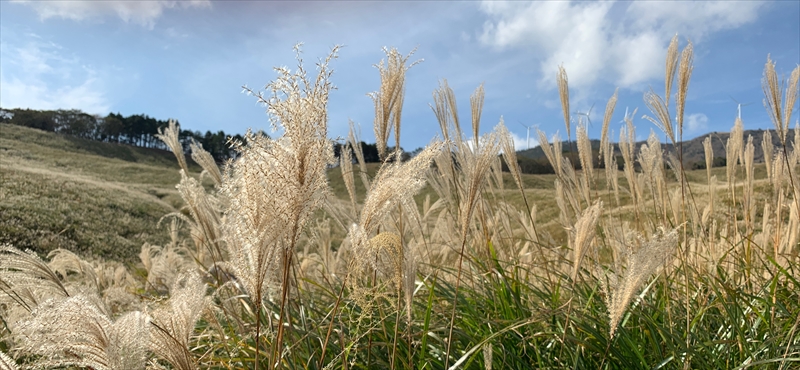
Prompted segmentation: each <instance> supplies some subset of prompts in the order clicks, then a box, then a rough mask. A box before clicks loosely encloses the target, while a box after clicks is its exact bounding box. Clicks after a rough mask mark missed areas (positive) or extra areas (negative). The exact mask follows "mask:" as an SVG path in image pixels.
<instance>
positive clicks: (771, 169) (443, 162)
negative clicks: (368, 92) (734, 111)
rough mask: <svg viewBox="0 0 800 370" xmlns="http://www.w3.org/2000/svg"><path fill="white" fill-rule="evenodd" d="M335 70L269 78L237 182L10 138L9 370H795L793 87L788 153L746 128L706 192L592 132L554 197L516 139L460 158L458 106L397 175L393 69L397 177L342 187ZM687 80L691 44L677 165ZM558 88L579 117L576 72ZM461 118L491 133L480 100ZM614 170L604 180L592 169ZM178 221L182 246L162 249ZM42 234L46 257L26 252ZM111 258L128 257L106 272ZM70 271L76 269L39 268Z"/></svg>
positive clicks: (346, 171)
mask: <svg viewBox="0 0 800 370" xmlns="http://www.w3.org/2000/svg"><path fill="white" fill-rule="evenodd" d="M337 50H338V49H336V48H334V50H333V51H332V52H331V56H330V57H329V58H328V59H324V60H323V62H320V63H319V64H318V66H317V67H318V68H317V71H316V72H317V73H318V75H317V76H316V77H309V76H307V75H306V72H305V69H303V68H297V70H296V71H297V72H291V71H289V70H288V69H278V70H277V73H278V74H279V76H278V78H277V79H276V80H275V81H274V82H272V83H271V84H270V85H268V86H267V90H268V91H275V92H277V93H276V95H275V96H273V97H271V98H265V97H264V95H262V94H260V93H258V92H252V95H253V96H255V97H256V98H257V99H258V100H259V102H261V103H264V104H265V105H266V106H267V107H268V113H269V114H270V115H271V117H272V118H273V119H274V120H275V121H276V122H279V124H280V126H281V127H282V128H283V135H282V136H281V137H278V138H274V139H272V138H268V137H265V136H261V135H248V136H247V137H246V143H245V144H243V145H242V146H241V147H239V149H238V150H239V156H238V157H237V159H236V160H235V162H233V163H232V164H231V166H230V167H229V168H227V169H226V170H225V175H224V176H223V175H222V174H221V170H220V168H219V167H218V166H217V164H216V163H214V162H213V160H208V158H211V157H210V154H208V153H207V152H205V151H204V150H202V149H201V148H193V149H192V156H193V158H195V159H196V161H197V165H194V166H192V167H189V166H187V165H185V164H184V161H183V158H184V156H183V153H182V151H181V150H178V151H177V153H178V155H177V158H178V159H179V160H178V161H174V162H172V161H170V160H167V159H166V158H165V157H164V156H163V153H161V154H159V155H158V156H154V157H153V158H150V157H147V156H143V155H142V154H141V153H136V152H127V154H125V153H126V152H125V150H124V149H125V148H115V151H114V153H116V154H109V155H108V157H102V156H97V154H99V153H98V152H102V150H95V149H90V148H87V147H86V145H88V144H86V143H82V142H77V141H74V140H65V139H64V138H60V137H57V136H53V135H50V136H41V135H38V134H37V133H35V132H32V131H26V130H17V131H13V130H15V129H12V128H8V127H7V126H2V127H0V128H3V129H4V130H5V129H8V130H11V132H12V133H14V134H13V135H16V137H17V138H19V139H17V140H10V139H9V140H6V139H5V135H4V136H3V141H2V142H1V143H2V147H0V148H2V150H3V151H4V152H8V153H10V154H9V155H8V156H7V159H6V156H5V155H4V159H3V162H2V164H3V168H4V176H8V178H9V180H4V186H3V189H4V190H3V191H4V193H3V196H2V198H0V199H2V202H3V203H2V205H3V211H4V214H5V210H6V209H9V210H17V209H18V210H19V211H14V212H17V213H15V214H16V215H17V216H15V217H14V218H11V217H8V218H5V219H4V221H3V222H4V223H3V224H2V225H4V226H3V227H4V228H7V229H8V230H12V231H13V232H16V233H17V234H15V235H21V237H17V238H18V240H17V241H13V242H14V243H17V244H18V243H19V241H20V240H28V241H29V242H30V243H34V245H33V246H34V247H37V248H40V250H39V252H40V255H38V256H37V255H36V254H33V253H25V252H22V251H20V250H19V249H18V248H15V246H14V245H2V246H0V263H1V264H0V313H2V318H3V324H4V325H3V327H0V370H6V369H18V368H20V367H22V368H27V367H28V366H29V367H60V368H70V367H79V368H91V369H151V368H152V369H161V368H172V369H186V370H193V369H198V368H213V369H232V368H235V369H240V368H248V369H251V368H252V369H275V368H287V369H373V368H381V369H460V368H468V369H493V368H494V369H505V368H513V369H525V368H547V369H566V368H569V369H653V368H658V369H694V368H697V369H750V368H755V369H793V368H797V365H798V364H800V335H799V333H800V256H798V254H799V252H800V176H799V174H800V135H797V133H798V132H800V128H796V129H795V135H794V136H793V138H794V139H793V141H789V140H787V138H788V137H789V135H788V130H789V129H788V122H789V120H790V119H791V112H792V109H793V104H794V101H795V100H796V96H797V91H800V90H798V86H800V67H798V68H796V69H795V70H794V72H793V74H792V76H791V77H790V80H789V81H787V82H785V83H783V82H779V80H778V78H777V74H776V73H775V70H774V64H770V62H768V63H767V65H766V66H765V72H764V75H765V78H764V81H765V82H764V84H765V85H764V89H765V91H766V92H772V93H768V94H767V98H768V99H770V98H773V99H775V97H781V96H788V97H789V98H790V99H787V101H788V102H787V103H786V104H781V103H780V101H774V100H773V101H771V103H770V104H771V105H770V106H771V107H773V108H774V109H775V111H774V112H773V114H772V117H773V118H774V119H775V120H776V122H775V126H776V131H777V132H775V133H773V134H774V135H777V136H778V137H779V138H780V140H779V143H780V145H779V146H776V145H774V141H773V140H769V139H767V140H764V141H763V142H762V143H758V142H754V141H753V140H750V139H749V138H748V137H746V136H745V135H744V132H743V129H742V122H741V121H740V120H737V121H736V123H735V125H734V128H733V129H732V130H731V133H730V135H729V140H728V141H726V143H725V147H724V150H725V151H726V152H727V155H726V157H727V158H728V159H729V160H727V161H726V165H725V167H719V168H711V166H710V165H709V164H710V163H711V162H712V161H713V159H714V158H715V157H717V156H716V155H712V154H711V153H710V150H711V149H713V146H712V143H711V142H710V141H709V142H708V144H703V145H704V146H703V147H704V148H708V149H705V150H709V152H705V153H704V157H705V161H706V164H707V165H706V167H707V168H708V170H701V171H691V170H688V169H685V168H683V166H682V165H681V161H680V159H677V158H672V157H669V156H665V155H664V153H663V151H662V143H661V142H660V141H659V137H658V136H656V135H655V134H653V135H651V136H650V138H649V139H648V141H647V143H646V144H641V145H637V144H636V143H635V142H634V140H633V138H635V137H636V135H635V133H634V132H633V131H634V130H635V126H634V124H633V122H632V121H631V120H630V118H628V119H627V120H626V123H625V125H624V127H623V130H622V131H623V132H627V133H628V134H629V135H628V136H627V137H628V138H629V139H628V140H622V141H621V142H619V143H610V142H607V141H601V143H600V146H599V150H598V151H595V150H593V149H592V144H591V143H590V140H589V138H588V134H587V129H586V126H585V124H583V123H582V122H580V121H579V122H578V123H577V127H573V128H574V129H575V132H574V133H575V139H574V140H575V147H576V153H569V154H570V155H567V154H568V153H565V150H564V148H563V147H562V146H561V143H560V142H553V143H549V142H547V141H546V140H542V152H543V153H544V154H545V156H546V158H547V160H548V162H549V163H550V164H551V165H552V167H553V168H554V170H555V171H554V172H555V174H553V175H523V174H522V173H521V172H520V170H519V168H518V167H517V166H515V164H517V163H518V162H517V160H516V159H515V152H514V151H513V150H512V149H511V148H513V139H512V137H511V135H510V134H509V132H508V130H507V129H506V128H505V126H503V124H502V123H500V124H498V125H497V126H495V127H494V128H493V129H491V130H489V132H487V133H486V134H484V135H483V136H481V137H480V138H479V139H478V140H475V141H473V142H468V141H467V140H466V137H468V134H467V132H469V131H470V130H468V129H466V126H465V128H463V129H462V127H461V126H460V125H459V124H458V122H459V121H458V115H457V112H455V111H454V110H453V109H454V107H455V95H454V93H453V90H452V89H450V88H449V87H448V85H447V83H446V82H444V83H442V84H441V85H440V87H439V88H438V89H437V90H435V91H434V95H433V96H434V104H433V107H434V108H433V109H434V113H435V114H436V117H437V119H438V120H439V123H440V127H441V130H442V134H441V137H443V138H444V140H442V141H434V142H432V143H431V144H430V145H429V146H428V147H426V148H425V149H424V150H422V151H421V152H420V153H419V154H418V155H417V156H415V157H414V158H412V159H410V160H408V161H406V162H394V161H391V160H390V159H391V158H392V156H394V155H398V154H397V153H393V152H391V151H390V150H389V149H388V147H389V145H390V144H391V143H389V142H388V138H389V136H390V135H389V132H391V131H392V129H393V127H392V125H394V124H400V123H399V120H396V119H395V117H399V109H400V106H399V105H397V104H396V103H397V102H398V101H401V102H402V99H397V96H398V95H399V96H401V97H402V93H403V90H402V86H403V83H402V81H403V78H404V73H405V70H406V66H405V61H406V59H407V58H404V57H403V56H402V55H401V54H399V53H398V52H397V51H396V50H395V49H391V50H387V51H386V53H387V55H386V57H387V60H388V62H387V63H380V64H379V65H378V69H379V71H380V73H381V76H382V78H381V81H382V85H381V88H380V90H379V91H380V92H379V93H376V94H375V95H373V99H375V100H376V103H375V104H376V107H383V108H382V109H380V110H377V109H376V111H377V113H376V119H375V122H376V127H375V131H376V137H382V138H385V139H383V141H382V142H381V141H379V142H378V143H377V148H378V151H379V155H380V157H381V158H383V159H385V161H384V162H383V163H382V164H366V163H363V161H361V160H359V159H358V158H361V157H363V155H362V153H360V152H359V150H360V149H358V148H361V146H360V144H359V141H358V140H356V139H355V138H354V134H352V133H351V135H350V138H349V139H348V145H349V147H352V148H353V149H354V151H353V155H354V158H355V160H353V159H352V158H348V157H349V156H350V153H351V151H350V150H349V149H348V148H347V147H345V150H343V151H342V153H343V154H342V158H341V160H339V161H338V164H339V166H338V167H337V168H333V169H331V166H330V165H331V164H332V163H334V162H335V158H333V155H332V153H333V151H332V148H331V142H330V140H329V139H328V137H327V121H326V119H324V117H327V102H328V93H329V92H330V90H331V88H332V86H331V84H330V81H329V78H330V76H331V73H330V70H329V67H328V65H327V62H328V61H330V60H331V59H333V58H334V57H335V55H336V52H337ZM691 61H692V47H691V44H689V45H688V46H687V47H686V48H685V49H684V50H683V51H680V50H678V43H677V36H676V37H675V38H674V39H673V40H672V43H671V44H670V48H669V50H668V52H667V66H673V67H674V68H673V70H670V69H669V68H668V69H667V72H666V76H665V84H666V85H667V86H672V83H673V81H676V85H675V86H674V89H675V90H676V91H674V92H675V94H674V96H675V97H676V98H675V99H676V101H675V102H672V99H671V97H672V96H673V94H671V93H670V87H668V88H667V91H666V93H665V97H666V98H662V97H659V96H653V95H649V96H646V99H648V100H647V103H648V104H649V105H650V106H651V108H652V110H653V111H655V112H661V113H662V114H660V115H659V114H657V113H654V115H656V116H657V118H656V119H657V120H660V121H658V122H659V125H660V126H661V127H663V128H664V130H665V134H666V136H667V137H668V138H669V140H670V141H671V142H672V145H673V146H675V144H676V143H677V141H678V140H679V138H680V136H681V134H680V130H682V126H681V123H682V122H683V121H682V117H681V115H682V113H679V114H678V118H677V120H678V122H679V124H678V125H677V126H675V125H674V124H673V123H674V122H672V118H671V117H672V114H671V113H670V109H671V108H674V107H675V106H679V107H681V106H682V105H683V104H685V100H684V99H685V97H686V89H687V88H688V85H689V84H688V82H689V77H690V76H691V70H692V65H691V63H692V62H691ZM670 71H671V72H670ZM558 83H559V92H560V99H561V101H562V106H563V110H564V112H569V109H568V108H567V107H568V101H569V93H568V86H567V76H566V71H564V70H563V68H562V69H560V71H559V75H558ZM787 90H788V92H787ZM653 94H654V93H653ZM792 94H794V95H792ZM616 98H617V96H616V93H615V94H614V95H612V97H611V98H610V99H609V103H608V104H607V108H606V109H607V112H608V114H606V115H605V117H606V120H605V122H604V123H603V137H605V136H606V134H607V132H608V124H609V118H610V117H611V114H610V112H611V111H613V109H614V108H615V104H616ZM792 99H794V100H792ZM470 102H471V106H470V108H471V112H472V114H473V117H472V120H471V122H472V124H473V127H472V128H471V129H472V131H471V132H480V131H481V130H480V127H479V126H478V125H479V122H480V120H479V119H478V115H479V114H480V112H481V111H482V106H483V88H482V87H479V88H478V89H476V91H475V93H474V94H473V95H472V97H471V99H470ZM673 104H674V105H673ZM680 112H682V111H680ZM776 117H777V118H776ZM781 117H782V118H781ZM565 124H566V125H567V132H570V126H569V125H570V121H569V120H567V122H565ZM674 127H677V130H679V131H678V132H673V131H672V130H673V128H674ZM398 132H399V131H398ZM178 134H179V128H178V127H177V126H176V125H174V124H170V126H169V128H168V129H166V130H165V131H164V133H163V134H162V135H161V137H160V138H161V139H162V140H163V141H164V142H165V143H166V145H168V146H170V147H171V148H178V147H179V146H180V143H179V142H178V140H177V138H178ZM476 136H477V135H476ZM542 137H545V138H546V136H545V135H542ZM622 137H626V136H622ZM23 138H26V139H24V140H23ZM26 140H27V141H29V142H30V143H29V142H26ZM37 143H44V144H37ZM634 145H637V148H636V150H634ZM757 145H758V146H760V147H761V152H762V154H763V157H764V159H765V160H764V163H763V164H756V163H755V147H756V146H757ZM31 148H32V149H31ZM501 152H502V156H501ZM617 153H619V156H617ZM598 154H599V155H600V157H599V160H600V161H602V163H604V166H603V168H593V167H592V166H591V165H588V166H587V165H586V164H590V163H592V162H594V160H595V158H594V157H595V156H596V155H598ZM679 156H680V153H679ZM121 157H125V158H130V159H131V160H130V161H126V160H123V159H121ZM204 158H205V159H204ZM501 158H502V159H503V160H504V161H506V162H507V163H508V164H509V167H510V168H509V169H510V171H509V172H507V173H504V172H502V171H501V168H502V164H501ZM569 158H573V159H574V160H575V161H579V162H580V163H581V166H580V167H581V168H584V170H582V171H576V170H575V167H576V166H577V163H571V162H570V160H569ZM733 158H736V160H733ZM616 160H619V161H621V162H620V163H615V161H616ZM195 166H199V167H201V168H202V170H203V173H205V174H207V176H200V175H198V172H199V168H198V167H195ZM180 167H183V172H179V169H180ZM619 167H622V168H623V170H622V171H618V170H617V168H619ZM6 168H8V169H9V170H8V171H6V170H5V169H6ZM6 173H8V175H6ZM179 173H180V175H178V174H179ZM187 173H188V174H187ZM139 174H141V176H139ZM42 180H45V183H44V184H42ZM50 183H54V184H56V185H53V186H50V185H48V184H50ZM5 184H10V185H8V186H6V185H5ZM173 184H177V186H174V187H173ZM6 188H8V189H9V190H6ZM83 189H86V191H82V190H83ZM173 189H174V190H173ZM33 198H36V199H33ZM6 204H8V206H6ZM176 209H180V212H179V213H172V215H171V216H170V217H169V218H168V221H167V222H169V227H166V226H165V227H164V228H162V229H161V230H159V229H155V227H153V226H152V225H154V224H155V222H157V220H158V218H159V217H160V216H162V215H163V214H166V213H170V212H175V210H176ZM104 212H105V213H104ZM109 212H111V213H109ZM114 212H116V213H114ZM159 213H160V214H159ZM4 217H5V216H4ZM20 218H22V220H23V221H16V220H17V219H20ZM112 218H114V219H112ZM5 220H8V221H5ZM148 222H149V223H150V225H151V226H150V228H149V229H148V228H147V224H148ZM167 222H164V224H165V225H166V224H167ZM40 224H42V225H47V228H48V230H49V231H48V233H49V234H46V235H44V236H41V235H38V234H36V233H35V232H33V231H32V230H36V229H37V227H38V225H40ZM19 225H21V226H19ZM78 226H82V227H85V228H86V229H87V230H91V231H92V232H91V233H87V234H86V235H84V234H81V233H79V232H77V231H76V229H77V228H78ZM56 230H58V231H56ZM60 230H65V231H63V232H62V231H60ZM70 230H72V231H70ZM110 230H117V231H120V230H121V231H126V233H125V234H124V235H123V234H121V233H114V232H112V231H110ZM127 230H130V231H127ZM0 232H3V233H5V231H2V230H0ZM159 232H162V233H161V234H159ZM95 233H100V234H103V233H105V236H103V238H108V239H111V238H113V237H117V238H120V240H121V241H120V242H119V243H120V244H123V241H124V243H127V244H126V245H127V247H126V246H121V247H119V248H129V249H124V250H125V254H122V253H115V251H113V250H109V249H108V248H106V247H104V246H103V240H105V239H102V240H98V239H92V238H95V236H94V235H95ZM136 233H139V234H136ZM54 235H55V236H54ZM159 235H162V236H161V237H162V238H164V239H160V240H156V239H153V242H151V243H144V242H147V240H144V239H145V238H149V237H152V238H158V237H159ZM78 237H82V238H84V239H85V240H89V241H90V242H91V243H89V242H87V243H85V244H83V242H77V241H74V240H73V239H72V238H76V239H77V238H78ZM54 242H58V243H61V244H52V243H54ZM35 243H38V244H35ZM47 243H51V244H47ZM70 243H74V244H70ZM139 244H141V245H139ZM17 246H19V245H17ZM82 246H85V247H82ZM55 247H66V248H73V250H75V251H77V252H78V254H79V255H75V254H73V253H71V252H69V251H65V250H63V249H59V250H55V251H54V252H52V253H51V254H50V255H49V256H48V257H47V258H44V259H42V258H41V256H42V255H43V252H45V251H47V250H48V249H49V248H55ZM138 247H141V253H139V252H138V249H137V248H138ZM82 248H83V249H82ZM119 250H122V249H119ZM119 250H117V251H116V252H119ZM96 257H102V258H106V260H103V259H97V258H96ZM135 257H138V259H139V262H136V263H135V266H133V263H131V262H132V261H135V259H136V258H135ZM112 258H118V259H121V260H123V261H127V262H128V266H127V267H126V266H123V265H122V264H120V263H119V262H118V261H112V260H110V259H112ZM6 354H9V355H10V356H9V355H6Z"/></svg>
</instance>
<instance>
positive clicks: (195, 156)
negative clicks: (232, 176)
mask: <svg viewBox="0 0 800 370" xmlns="http://www.w3.org/2000/svg"><path fill="white" fill-rule="evenodd" d="M189 148H190V149H191V151H192V160H194V161H195V163H197V164H199V165H200V167H203V172H204V173H206V174H208V175H209V176H211V179H212V180H213V181H214V185H215V186H220V185H221V184H222V172H220V170H219V166H218V165H217V161H215V160H214V157H212V156H211V153H209V152H208V151H206V150H205V149H203V147H202V146H200V144H198V143H197V142H196V141H194V140H192V143H191V144H189Z"/></svg>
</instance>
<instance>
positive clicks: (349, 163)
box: [339, 143, 358, 218]
mask: <svg viewBox="0 0 800 370" xmlns="http://www.w3.org/2000/svg"><path fill="white" fill-rule="evenodd" d="M351 150H353V149H352V147H351V146H350V144H349V143H348V144H347V145H344V146H342V151H341V154H340V157H339V167H340V169H341V171H342V180H343V181H344V187H345V188H347V195H349V196H350V205H352V206H353V218H356V217H358V206H356V182H355V177H354V175H353V156H352V154H351V152H350V151H351Z"/></svg>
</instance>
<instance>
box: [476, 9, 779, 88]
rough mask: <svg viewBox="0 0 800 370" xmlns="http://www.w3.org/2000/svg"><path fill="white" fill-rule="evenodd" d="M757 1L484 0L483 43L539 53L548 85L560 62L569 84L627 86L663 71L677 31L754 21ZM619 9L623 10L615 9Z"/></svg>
mask: <svg viewBox="0 0 800 370" xmlns="http://www.w3.org/2000/svg"><path fill="white" fill-rule="evenodd" d="M762 5H763V3H761V2H733V3H731V2H634V3H614V2H555V1H546V2H534V3H516V2H515V3H510V2H495V1H484V2H483V3H482V5H481V7H480V9H481V10H482V11H483V12H484V13H485V14H486V15H487V16H488V20H487V21H486V22H485V23H484V26H483V32H482V34H481V35H480V37H479V39H480V41H481V42H482V43H483V44H484V45H488V46H491V47H495V48H499V49H505V48H526V49H530V50H531V51H533V52H536V53H539V54H540V55H541V58H540V59H539V70H540V72H541V74H542V77H541V81H540V82H541V83H543V84H547V85H548V86H555V82H554V81H555V74H556V71H557V68H558V66H559V65H561V64H562V63H563V65H564V68H565V69H566V70H567V73H568V74H569V79H570V87H575V88H577V89H581V88H587V87H591V86H592V85H593V84H594V83H596V82H598V80H604V81H606V82H610V83H613V84H614V85H617V86H621V87H633V86H636V85H640V84H643V83H646V82H649V81H651V80H653V79H659V78H663V73H664V72H663V71H664V66H663V64H664V56H665V54H666V46H667V44H668V43H669V40H670V39H671V38H672V36H674V35H675V34H676V33H680V36H681V37H682V38H686V37H688V38H690V39H691V40H693V41H694V42H701V41H702V40H703V39H704V38H707V37H708V36H709V35H710V34H712V33H714V32H718V31H721V30H725V29H732V28H736V27H739V26H742V25H744V24H747V23H750V22H753V21H755V20H756V18H757V17H758V10H759V8H760V7H761V6H762ZM623 7H626V8H624V11H620V10H622V9H621V8H623Z"/></svg>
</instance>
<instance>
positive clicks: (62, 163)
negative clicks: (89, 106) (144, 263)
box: [0, 124, 199, 261]
mask: <svg viewBox="0 0 800 370" xmlns="http://www.w3.org/2000/svg"><path fill="white" fill-rule="evenodd" d="M192 169H193V170H194V171H195V172H196V173H198V172H199V167H198V166H196V165H194V166H193V167H192ZM196 173H195V175H196ZM179 180H180V175H179V172H178V164H177V161H176V160H175V157H174V156H173V155H172V153H170V152H166V151H162V150H155V149H144V148H137V147H131V146H127V145H119V144H109V143H101V142H96V141H91V140H85V139H79V138H74V137H68V136H62V135H57V134H53V133H49V132H44V131H40V130H36V129H30V128H26V127H20V126H13V125H8V124H0V243H11V244H13V245H14V246H16V247H18V248H22V249H24V248H29V249H32V250H34V251H36V252H39V253H41V254H44V253H47V252H49V251H51V250H53V249H55V248H66V249H69V250H72V251H75V252H77V253H79V254H82V255H89V254H92V255H98V256H99V257H103V258H109V259H114V260H122V261H133V260H135V259H136V256H137V255H138V253H139V250H140V248H141V246H142V244H143V243H145V242H147V243H153V244H163V243H165V242H167V241H168V240H169V236H168V232H167V231H166V230H165V229H166V228H165V227H163V226H162V227H161V228H157V227H156V225H157V224H158V221H159V219H160V218H161V217H162V216H164V215H166V214H168V213H170V212H175V211H177V207H180V204H181V202H182V201H181V199H180V197H179V196H178V193H177V191H176V190H175V184H176V183H177V182H178V181H179Z"/></svg>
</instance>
